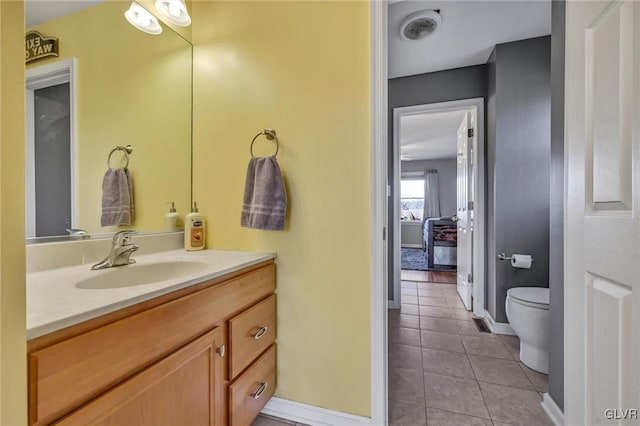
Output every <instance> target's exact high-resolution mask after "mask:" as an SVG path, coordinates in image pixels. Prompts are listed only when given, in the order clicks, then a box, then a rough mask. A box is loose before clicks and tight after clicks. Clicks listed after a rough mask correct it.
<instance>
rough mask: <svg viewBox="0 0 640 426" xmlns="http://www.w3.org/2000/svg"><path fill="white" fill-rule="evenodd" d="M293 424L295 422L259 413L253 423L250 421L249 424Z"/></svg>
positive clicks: (252, 425)
mask: <svg viewBox="0 0 640 426" xmlns="http://www.w3.org/2000/svg"><path fill="white" fill-rule="evenodd" d="M295 424H296V422H292V421H289V420H284V419H278V418H276V417H271V416H266V415H264V414H260V415H259V416H258V417H256V419H255V420H254V421H253V423H251V426H285V425H287V426H292V425H295Z"/></svg>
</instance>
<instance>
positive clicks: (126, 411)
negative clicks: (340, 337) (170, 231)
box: [28, 261, 276, 426]
mask: <svg viewBox="0 0 640 426" xmlns="http://www.w3.org/2000/svg"><path fill="white" fill-rule="evenodd" d="M274 292H275V265H274V264H273V261H267V262H263V263H261V264H259V265H255V266H252V267H248V268H245V269H243V270H240V271H237V272H235V273H232V274H229V275H226V276H224V277H220V278H216V279H214V280H210V281H208V282H204V283H201V284H197V285H194V286H192V287H189V288H186V289H182V290H178V291H176V292H173V293H169V294H167V295H163V296H160V297H158V298H155V299H152V300H149V301H146V302H142V303H140V304H138V305H134V306H131V307H129V308H125V309H122V310H120V311H117V312H113V313H111V314H107V315H104V316H102V317H99V318H95V319H92V320H89V321H86V322H84V323H81V324H77V325H75V326H72V327H69V328H66V329H63V330H59V331H56V332H54V333H51V334H48V335H45V336H41V337H38V338H36V339H33V340H30V341H29V342H28V366H29V424H31V425H44V424H59V425H87V424H96V425H114V426H115V425H117V426H126V425H136V426H139V425H153V426H162V425H167V426H173V425H187V424H188V425H194V426H196V425H215V426H224V425H227V424H231V425H238V426H246V425H249V424H250V423H251V422H252V421H253V419H254V418H255V416H256V415H257V414H258V413H259V411H260V410H261V409H262V407H263V406H264V405H265V404H266V402H267V401H268V399H269V398H270V397H271V395H273V392H274V390H275V375H276V374H275V372H276V358H275V325H276V321H275V309H276V305H275V301H276V296H275V294H274Z"/></svg>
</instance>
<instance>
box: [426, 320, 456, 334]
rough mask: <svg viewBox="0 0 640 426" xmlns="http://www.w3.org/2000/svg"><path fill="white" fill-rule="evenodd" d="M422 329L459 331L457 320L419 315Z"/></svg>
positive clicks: (447, 331) (448, 331)
mask: <svg viewBox="0 0 640 426" xmlns="http://www.w3.org/2000/svg"><path fill="white" fill-rule="evenodd" d="M419 318H420V330H430V331H439V332H441V333H454V334H455V333H457V332H458V326H457V324H456V320H452V319H446V318H435V317H419Z"/></svg>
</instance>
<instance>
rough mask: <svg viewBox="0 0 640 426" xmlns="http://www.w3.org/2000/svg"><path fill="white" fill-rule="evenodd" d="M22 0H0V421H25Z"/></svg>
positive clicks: (15, 424) (12, 423)
mask: <svg viewBox="0 0 640 426" xmlns="http://www.w3.org/2000/svg"><path fill="white" fill-rule="evenodd" d="M23 16H24V4H23V2H22V1H1V2H0V424H2V425H3V426H5V425H6V426H18V425H23V424H26V422H27V380H26V377H27V367H26V353H27V349H26V333H25V330H26V325H25V320H26V314H25V246H24V124H23V123H24V18H23Z"/></svg>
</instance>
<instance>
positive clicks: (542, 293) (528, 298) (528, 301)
mask: <svg viewBox="0 0 640 426" xmlns="http://www.w3.org/2000/svg"><path fill="white" fill-rule="evenodd" d="M507 297H509V298H511V299H512V300H513V302H515V303H520V304H521V305H525V306H530V307H532V308H537V309H546V310H549V289H548V288H544V287H514V288H511V289H509V290H507Z"/></svg>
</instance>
